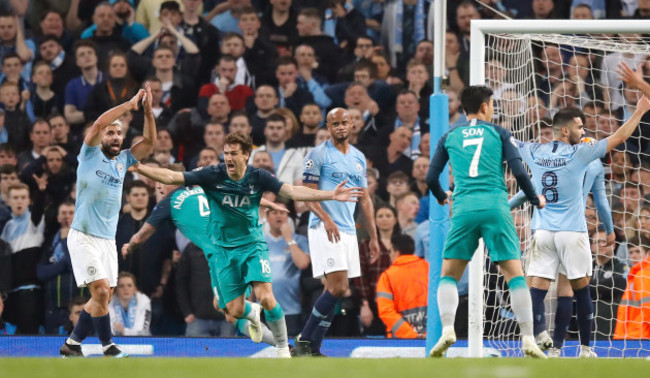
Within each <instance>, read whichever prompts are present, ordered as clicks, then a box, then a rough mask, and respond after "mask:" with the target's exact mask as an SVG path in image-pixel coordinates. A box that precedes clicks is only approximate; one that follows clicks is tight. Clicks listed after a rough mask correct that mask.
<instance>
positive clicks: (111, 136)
mask: <svg viewBox="0 0 650 378" xmlns="http://www.w3.org/2000/svg"><path fill="white" fill-rule="evenodd" d="M141 100H143V104H144V114H145V120H144V133H143V136H144V138H143V139H142V141H140V142H139V143H137V144H135V145H134V146H133V147H132V148H131V149H130V150H121V148H122V141H123V140H124V135H123V131H122V124H121V123H120V122H119V121H117V119H118V118H119V117H120V116H122V114H124V113H126V112H128V111H134V110H137V109H138V103H139V102H140V101H141ZM151 104H152V96H151V88H149V86H148V85H147V87H146V90H142V89H141V90H140V91H138V93H137V94H136V95H135V96H134V97H133V98H132V99H131V100H130V101H128V102H125V103H123V104H122V105H119V106H116V107H114V108H112V109H110V110H108V111H106V112H105V113H104V114H102V115H101V116H100V117H99V118H98V119H97V120H96V121H95V123H94V124H93V125H92V127H91V128H90V129H89V130H88V132H87V134H86V137H85V138H84V143H83V145H82V146H81V151H80V152H79V156H78V157H77V160H78V161H79V167H78V168H77V201H76V211H75V214H74V219H73V221H72V226H71V229H70V233H69V234H68V249H69V250H70V259H71V261H72V270H73V273H74V277H75V280H76V281H77V285H78V286H79V287H82V286H87V287H88V288H89V290H90V294H91V297H90V300H89V301H88V303H86V305H85V306H84V309H83V310H82V312H81V315H80V316H79V321H78V322H77V325H76V326H75V328H74V330H73V331H72V334H71V335H70V337H69V338H68V339H67V340H66V342H65V343H64V344H63V346H61V349H60V351H59V353H60V354H61V355H63V356H64V357H83V353H82V352H81V342H82V341H83V340H84V339H85V338H86V336H88V335H89V334H92V333H93V329H94V331H95V333H96V334H97V337H98V338H99V340H100V341H101V343H102V346H103V351H104V355H105V356H110V357H127V354H126V353H124V352H122V351H121V350H120V349H119V348H118V347H117V346H116V345H115V344H113V342H112V338H111V323H110V319H109V315H108V303H109V301H110V299H111V295H112V292H113V288H114V287H115V286H117V273H118V272H117V247H116V245H115V232H116V231H117V221H118V217H119V213H120V208H121V207H122V187H123V183H124V175H125V174H126V171H127V169H128V168H129V167H130V166H131V165H133V164H135V163H137V162H138V160H141V159H144V158H146V157H147V156H149V155H150V154H151V152H152V150H153V145H154V143H155V141H156V123H155V119H154V116H153V111H152V109H151Z"/></svg>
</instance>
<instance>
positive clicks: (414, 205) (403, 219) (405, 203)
mask: <svg viewBox="0 0 650 378" xmlns="http://www.w3.org/2000/svg"><path fill="white" fill-rule="evenodd" d="M395 208H396V209H397V221H398V223H399V225H400V228H401V230H402V233H403V234H405V235H408V236H410V237H411V238H415V229H416V228H417V226H418V224H417V223H415V217H416V216H417V215H418V210H420V200H419V199H418V196H417V195H416V194H415V193H413V192H406V193H402V194H400V195H398V196H397V197H396V198H395Z"/></svg>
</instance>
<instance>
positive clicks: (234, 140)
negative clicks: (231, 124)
mask: <svg viewBox="0 0 650 378" xmlns="http://www.w3.org/2000/svg"><path fill="white" fill-rule="evenodd" d="M226 144H238V145H239V147H241V150H242V152H243V153H245V154H248V155H249V156H250V154H251V151H252V150H253V140H252V139H251V137H249V136H248V135H244V134H242V133H230V134H228V135H226V141H225V142H224V145H226Z"/></svg>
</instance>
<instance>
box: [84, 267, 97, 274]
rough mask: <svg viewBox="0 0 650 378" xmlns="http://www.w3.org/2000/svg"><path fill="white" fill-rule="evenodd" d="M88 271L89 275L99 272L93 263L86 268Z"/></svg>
mask: <svg viewBox="0 0 650 378" xmlns="http://www.w3.org/2000/svg"><path fill="white" fill-rule="evenodd" d="M86 273H88V275H89V276H94V275H95V273H97V268H95V267H94V266H92V265H89V266H88V268H86Z"/></svg>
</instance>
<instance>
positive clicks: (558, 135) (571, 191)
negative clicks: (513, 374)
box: [517, 97, 650, 358]
mask: <svg viewBox="0 0 650 378" xmlns="http://www.w3.org/2000/svg"><path fill="white" fill-rule="evenodd" d="M648 109H650V102H648V99H647V98H646V97H643V98H641V99H640V100H639V101H638V102H637V106H636V109H635V111H634V113H633V114H632V116H631V117H630V119H629V120H628V121H627V122H625V124H623V126H621V127H620V128H619V129H618V130H617V131H616V132H615V133H614V134H612V135H611V136H609V137H608V138H607V139H602V140H600V141H598V142H597V143H580V140H581V138H582V137H583V136H584V133H585V131H584V126H583V119H584V115H583V113H582V111H580V110H579V109H577V108H565V109H561V110H560V111H559V112H558V113H557V114H556V115H555V116H554V117H553V142H551V143H546V144H539V143H521V142H518V141H517V146H518V149H519V152H520V153H521V156H522V159H523V160H524V162H526V164H527V165H528V167H529V168H530V170H531V171H532V173H533V182H534V184H535V188H536V189H537V190H538V191H539V192H540V193H542V195H544V196H545V198H546V202H547V206H546V207H545V208H544V209H541V210H536V211H535V212H534V214H533V219H532V224H531V229H532V230H533V231H534V235H533V248H532V251H531V253H530V258H529V260H528V267H527V272H526V274H527V276H529V277H531V281H530V282H531V286H532V288H531V296H532V300H533V314H534V321H535V334H537V335H540V334H543V332H544V331H545V329H546V320H545V316H544V312H545V308H544V298H545V297H546V294H547V292H548V288H549V285H550V281H551V280H554V279H555V278H556V277H557V276H558V273H562V274H563V275H565V276H566V277H567V278H568V280H569V281H570V283H571V288H572V289H573V293H574V295H575V298H576V308H577V320H578V328H579V334H580V344H581V346H580V354H579V356H580V357H587V358H592V357H597V355H596V353H595V352H594V351H593V350H592V348H591V347H590V339H591V329H592V323H593V302H592V301H591V295H590V293H589V281H590V279H591V275H592V256H591V250H590V247H589V235H588V234H587V221H586V219H585V202H584V194H583V191H582V190H581V189H582V187H583V181H584V178H585V173H586V171H587V167H588V166H589V164H590V163H591V162H592V161H594V160H597V159H599V158H602V157H604V156H605V154H606V153H608V152H610V151H612V150H613V149H614V148H615V147H616V146H618V145H620V144H622V143H624V142H625V141H626V140H627V139H628V138H629V137H630V135H632V133H633V132H634V130H635V129H636V127H637V125H638V124H639V121H640V120H641V117H642V116H643V115H644V114H645V113H646V112H647V111H648Z"/></svg>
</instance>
